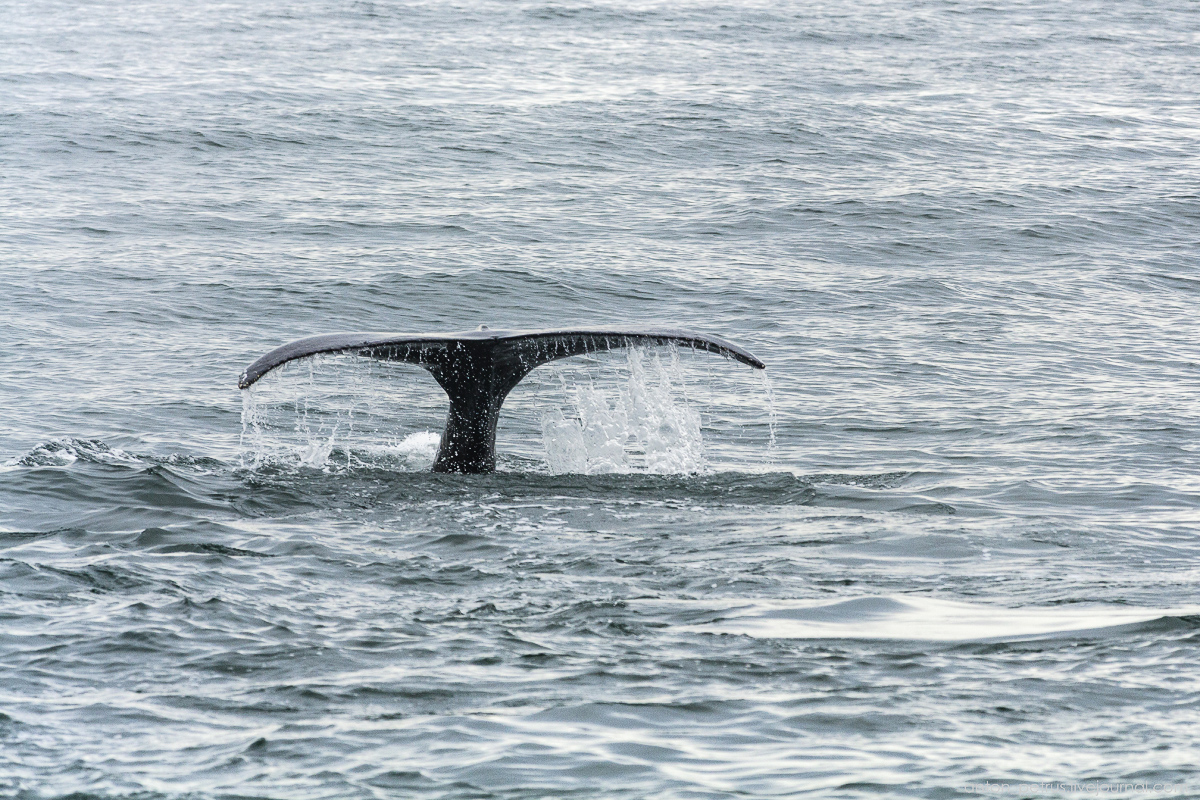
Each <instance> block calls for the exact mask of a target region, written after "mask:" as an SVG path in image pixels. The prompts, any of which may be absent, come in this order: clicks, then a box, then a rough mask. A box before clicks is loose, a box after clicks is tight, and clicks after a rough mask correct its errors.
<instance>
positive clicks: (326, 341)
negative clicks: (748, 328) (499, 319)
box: [238, 325, 766, 472]
mask: <svg viewBox="0 0 1200 800" xmlns="http://www.w3.org/2000/svg"><path fill="white" fill-rule="evenodd" d="M639 344H646V345H663V344H678V345H684V346H687V347H692V348H695V349H697V350H707V351H709V352H710V353H719V354H721V355H723V356H726V357H728V358H732V359H734V360H736V361H740V362H742V363H743V364H749V365H750V366H752V367H754V368H756V369H763V368H765V367H766V365H765V364H763V362H761V361H759V360H758V359H757V358H755V357H754V356H753V355H751V354H750V353H749V352H747V351H746V350H743V349H742V348H740V347H738V346H737V345H735V344H733V343H732V342H727V341H725V340H724V339H719V338H717V337H715V336H701V335H700V334H698V333H692V332H691V331H685V330H678V329H673V328H662V329H649V330H619V329H617V330H563V331H493V330H489V329H488V328H487V327H486V326H484V325H481V326H479V328H478V329H477V330H473V331H467V332H465V333H422V334H399V333H329V334H324V335H321V336H310V337H308V338H307V339H299V340H297V341H294V342H291V343H289V344H285V345H283V346H282V347H277V348H275V349H274V350H272V351H271V352H269V353H267V354H266V355H265V356H263V357H262V358H260V359H258V360H257V361H255V362H254V363H253V364H251V365H250V366H249V367H247V368H246V371H245V372H243V373H242V376H241V378H240V379H239V380H238V386H239V387H240V388H242V389H246V388H249V387H250V386H251V385H253V384H254V382H255V381H257V380H258V379H259V378H261V377H262V376H263V375H265V374H266V373H268V372H270V371H271V370H273V369H274V368H275V367H278V366H279V365H281V364H285V363H287V362H288V361H292V360H294V359H297V358H303V357H305V356H311V355H316V354H317V353H356V354H358V355H361V356H366V357H368V358H377V359H380V360H381V361H404V362H407V363H409V364H420V365H421V366H422V367H424V368H425V369H427V370H429V372H430V373H431V374H432V375H433V378H434V380H436V381H437V382H438V384H439V385H440V386H441V387H442V388H443V389H445V390H446V394H447V395H448V396H449V398H450V412H449V414H447V416H446V430H445V431H443V432H442V441H441V445H440V446H439V447H438V454H437V460H436V461H435V462H434V465H433V471H434V472H492V471H494V470H495V469H496V422H497V420H498V419H499V417H500V406H501V405H503V404H504V398H506V397H507V396H508V393H509V392H510V391H512V389H513V387H514V386H516V385H517V384H518V383H520V382H521V379H522V378H524V377H525V376H526V375H528V374H529V371H530V370H532V369H533V368H534V367H537V366H539V365H541V364H545V363H547V362H549V361H554V360H556V359H559V358H567V357H568V356H577V355H581V354H584V353H595V352H600V351H603V350H612V349H615V348H618V347H629V346H630V345H639Z"/></svg>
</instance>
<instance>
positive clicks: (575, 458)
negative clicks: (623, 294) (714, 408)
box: [542, 348, 705, 474]
mask: <svg viewBox="0 0 1200 800" xmlns="http://www.w3.org/2000/svg"><path fill="white" fill-rule="evenodd" d="M647 362H648V363H647ZM627 366H628V371H629V375H628V378H627V379H626V380H625V382H624V385H618V386H617V387H615V388H614V389H611V390H605V389H602V388H598V387H597V386H596V385H595V384H594V383H592V382H590V381H589V382H588V383H580V384H577V385H576V386H575V388H574V393H573V395H572V396H571V401H572V404H571V406H572V407H571V408H570V409H569V411H568V414H564V413H563V412H562V410H559V409H554V410H552V411H550V412H547V413H546V414H545V415H544V416H543V417H542V441H543V444H544V446H545V452H546V464H547V466H548V467H549V468H550V471H551V472H553V473H559V474H561V473H583V474H598V473H611V472H651V473H679V472H700V471H702V470H703V469H704V466H705V462H704V438H703V436H702V435H701V431H700V427H701V420H700V413H699V412H698V411H696V410H695V409H693V408H692V407H691V406H690V405H689V404H688V402H687V398H686V396H685V394H684V392H683V391H682V390H681V389H680V386H679V384H680V382H679V381H678V380H677V379H678V376H679V362H678V355H677V353H675V352H674V351H672V352H671V357H670V358H669V359H668V360H665V361H664V359H662V358H661V357H660V356H659V355H658V354H655V355H654V356H652V357H650V358H649V359H647V358H646V356H645V354H644V352H643V351H642V350H641V349H640V348H629V349H628V350H627Z"/></svg>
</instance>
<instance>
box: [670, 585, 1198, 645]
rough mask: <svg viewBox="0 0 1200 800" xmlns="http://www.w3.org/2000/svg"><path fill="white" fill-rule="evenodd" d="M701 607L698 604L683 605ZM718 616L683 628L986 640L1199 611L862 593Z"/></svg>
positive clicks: (759, 634) (767, 634) (754, 605)
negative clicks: (1023, 604) (998, 603)
mask: <svg viewBox="0 0 1200 800" xmlns="http://www.w3.org/2000/svg"><path fill="white" fill-rule="evenodd" d="M684 605H686V606H687V607H688V608H695V607H696V605H698V604H694V603H686V604H684ZM714 613H715V614H716V615H717V619H715V620H713V621H712V622H708V623H702V624H698V625H689V626H684V629H687V630H693V631H703V632H708V633H725V634H741V635H746V636H753V637H756V638H781V639H897V640H910V641H943V642H955V641H963V642H986V641H1011V640H1021V639H1039V638H1053V637H1056V636H1069V635H1078V634H1082V633H1085V632H1089V631H1097V632H1098V631H1104V630H1111V629H1115V628H1120V627H1121V626H1125V625H1135V624H1139V623H1145V622H1150V621H1153V620H1157V619H1162V618H1164V617H1179V616H1190V615H1195V614H1200V606H1194V607H1188V608H1174V609H1155V608H1131V607H1128V606H1112V605H1090V604H1089V605H1071V606H1049V607H1047V606H1033V607H1030V606H1026V607H1022V608H1006V607H999V606H989V605H984V604H974V603H963V602H956V601H951V600H942V599H937V598H932V597H918V596H913V595H897V596H882V597H858V598H853V599H850V600H842V601H838V602H835V603H819V602H813V601H787V600H771V601H755V602H750V603H747V604H745V605H738V606H732V607H729V608H725V609H719V610H715V611H714Z"/></svg>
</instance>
